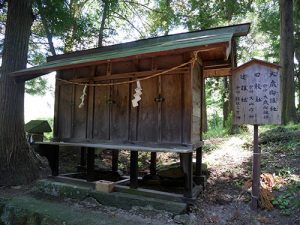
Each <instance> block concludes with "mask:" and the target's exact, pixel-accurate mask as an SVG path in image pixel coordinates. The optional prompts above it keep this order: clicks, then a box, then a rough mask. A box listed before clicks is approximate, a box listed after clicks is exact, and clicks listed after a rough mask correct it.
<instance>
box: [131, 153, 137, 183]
mask: <svg viewBox="0 0 300 225" xmlns="http://www.w3.org/2000/svg"><path fill="white" fill-rule="evenodd" d="M130 187H131V188H137V187H138V151H130Z"/></svg>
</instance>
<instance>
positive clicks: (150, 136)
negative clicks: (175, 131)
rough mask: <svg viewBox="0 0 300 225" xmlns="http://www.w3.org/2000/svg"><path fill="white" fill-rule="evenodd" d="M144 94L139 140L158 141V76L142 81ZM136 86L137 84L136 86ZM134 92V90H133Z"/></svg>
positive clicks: (140, 115) (140, 107)
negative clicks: (156, 99)
mask: <svg viewBox="0 0 300 225" xmlns="http://www.w3.org/2000/svg"><path fill="white" fill-rule="evenodd" d="M141 86H142V89H143V90H142V95H141V98H142V99H141V101H139V106H138V107H139V108H138V128H137V130H138V134H137V140H138V141H146V142H157V141H158V134H159V132H158V104H160V103H158V102H155V101H154V99H155V97H157V96H158V78H152V79H148V80H145V81H142V82H141ZM134 87H136V85H135V86H134ZM133 92H134V91H133Z"/></svg>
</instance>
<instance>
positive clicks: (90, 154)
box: [86, 148, 95, 181]
mask: <svg viewBox="0 0 300 225" xmlns="http://www.w3.org/2000/svg"><path fill="white" fill-rule="evenodd" d="M94 169H95V149H94V148H87V177H86V180H87V181H94Z"/></svg>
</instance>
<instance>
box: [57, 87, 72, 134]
mask: <svg viewBox="0 0 300 225" xmlns="http://www.w3.org/2000/svg"><path fill="white" fill-rule="evenodd" d="M58 87H59V102H58V118H57V120H58V121H56V124H57V129H58V138H59V139H63V138H70V137H71V130H72V120H71V119H72V105H73V98H72V97H73V86H72V85H70V84H64V85H59V86H58Z"/></svg>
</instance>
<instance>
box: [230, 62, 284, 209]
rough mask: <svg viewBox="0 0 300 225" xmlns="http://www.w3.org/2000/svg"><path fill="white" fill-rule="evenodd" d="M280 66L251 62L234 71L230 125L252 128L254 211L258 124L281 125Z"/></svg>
mask: <svg viewBox="0 0 300 225" xmlns="http://www.w3.org/2000/svg"><path fill="white" fill-rule="evenodd" d="M279 67H280V66H279V65H276V64H272V63H268V62H265V61H261V60H257V59H253V60H251V61H249V62H247V63H245V64H243V65H241V66H240V67H237V68H235V69H234V70H233V73H232V88H233V89H232V93H233V99H232V100H233V110H234V111H233V116H234V118H233V122H234V124H238V125H241V124H252V125H254V137H253V138H254V141H253V164H252V201H251V207H252V209H257V205H258V199H259V191H260V155H261V151H260V148H259V146H258V125H261V124H280V123H281V98H280V97H281V91H280V73H279Z"/></svg>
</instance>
